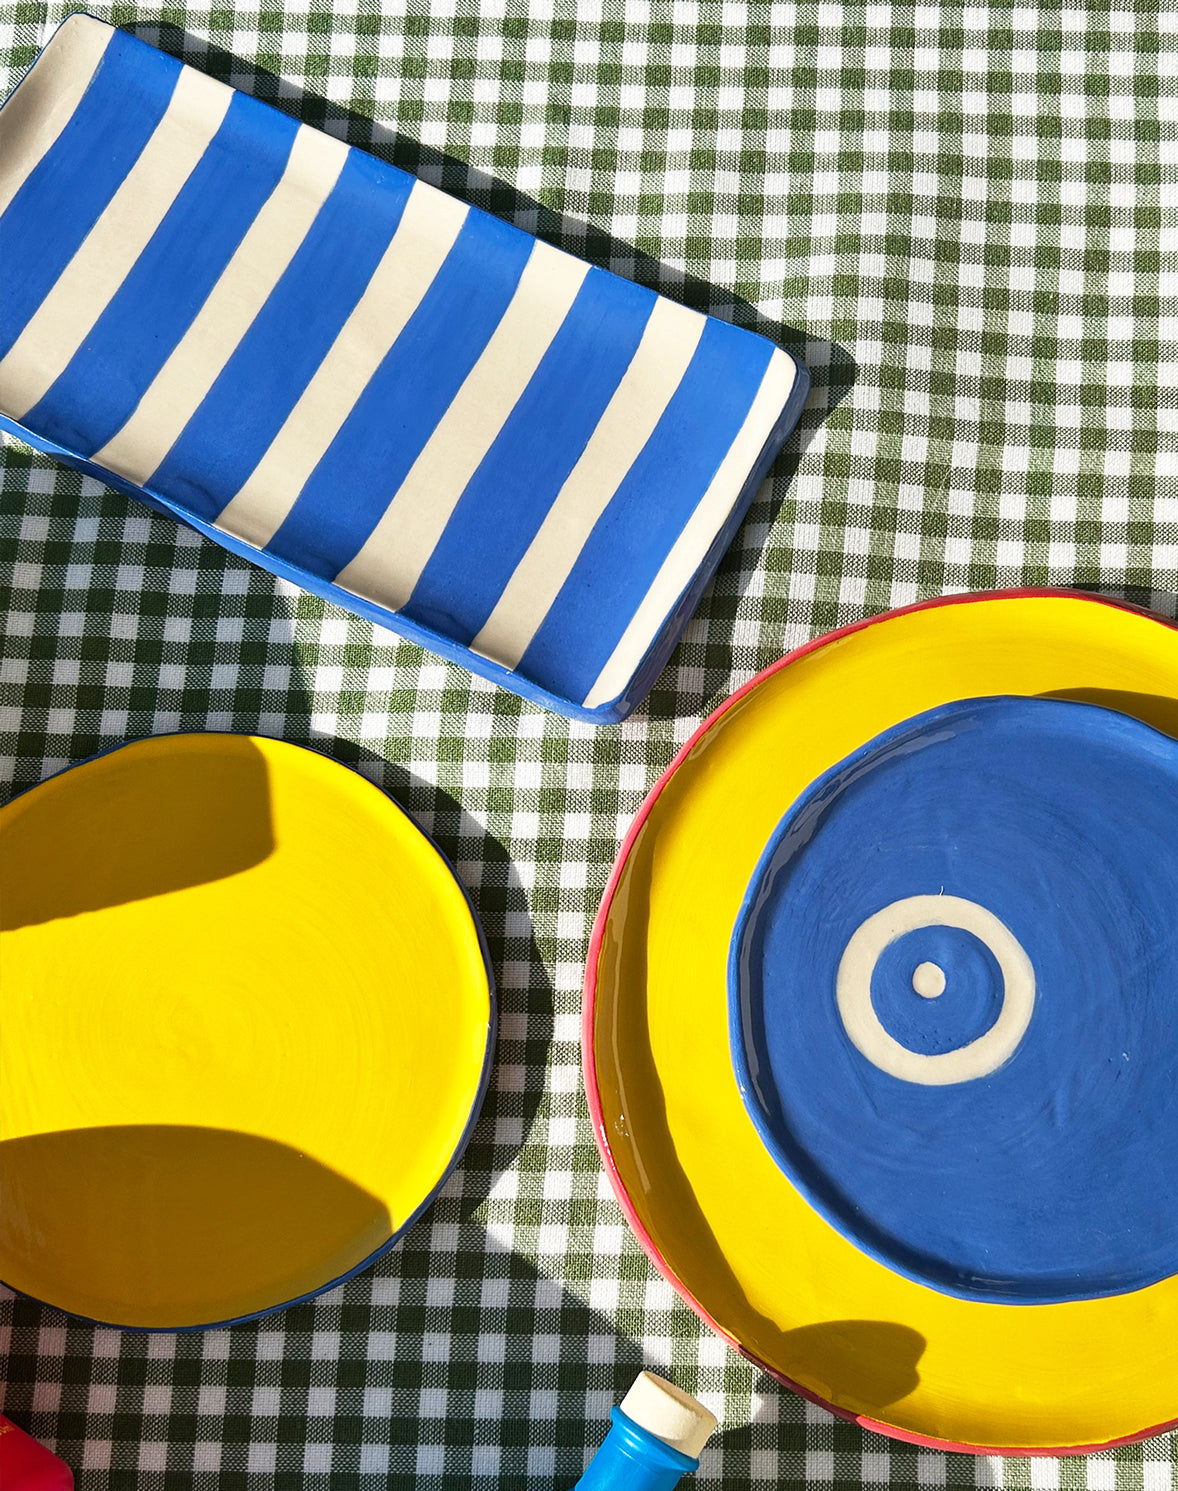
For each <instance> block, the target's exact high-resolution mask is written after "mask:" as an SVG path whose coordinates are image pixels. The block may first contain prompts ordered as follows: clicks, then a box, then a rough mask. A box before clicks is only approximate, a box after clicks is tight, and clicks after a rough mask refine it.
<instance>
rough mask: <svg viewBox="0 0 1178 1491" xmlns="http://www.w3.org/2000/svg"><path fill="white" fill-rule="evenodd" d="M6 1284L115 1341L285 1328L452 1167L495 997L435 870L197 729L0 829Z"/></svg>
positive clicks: (450, 879)
mask: <svg viewBox="0 0 1178 1491" xmlns="http://www.w3.org/2000/svg"><path fill="white" fill-rule="evenodd" d="M0 830H2V832H0V842H2V846H3V854H2V874H3V883H2V887H0V891H2V894H0V937H2V940H3V949H2V956H3V965H4V983H3V996H2V1004H0V1020H2V1022H3V1030H4V1041H3V1046H2V1048H0V1185H2V1186H3V1191H4V1207H3V1212H2V1213H0V1278H3V1279H4V1281H5V1282H6V1283H7V1284H9V1285H11V1286H12V1287H13V1288H15V1289H18V1290H20V1291H22V1292H24V1293H27V1294H30V1295H32V1296H34V1297H35V1298H37V1299H40V1300H42V1301H44V1302H46V1303H48V1304H51V1305H55V1306H57V1307H59V1308H60V1309H63V1310H67V1311H69V1312H71V1313H73V1314H77V1315H82V1316H85V1317H87V1318H89V1319H92V1320H99V1321H104V1322H108V1323H112V1324H116V1325H120V1326H131V1327H141V1328H155V1329H183V1328H190V1327H197V1326H202V1325H208V1324H211V1323H218V1322H226V1321H231V1320H235V1319H240V1318H243V1317H246V1316H250V1315H256V1314H260V1313H262V1312H264V1311H267V1310H270V1309H276V1308H279V1307H281V1306H282V1305H284V1304H289V1303H291V1302H293V1301H295V1300H297V1299H300V1298H304V1297H306V1296H308V1295H310V1294H313V1293H316V1292H317V1291H319V1290H321V1289H323V1288H326V1287H328V1286H329V1285H330V1284H332V1283H336V1282H338V1281H340V1280H341V1279H343V1278H345V1277H347V1276H348V1275H349V1274H351V1273H353V1272H355V1271H356V1270H357V1269H359V1268H362V1267H364V1266H365V1264H367V1263H369V1262H371V1261H372V1259H373V1258H374V1257H376V1256H377V1255H378V1254H379V1253H381V1252H382V1251H384V1250H385V1249H386V1248H388V1247H389V1246H391V1244H392V1243H393V1242H395V1241H396V1239H397V1238H398V1237H399V1236H400V1234H401V1233H402V1232H403V1231H404V1229H405V1228H406V1227H407V1226H408V1225H409V1223H410V1222H411V1221H412V1220H413V1219H414V1218H415V1217H416V1216H417V1215H418V1213H419V1212H420V1211H421V1210H422V1209H423V1208H424V1207H425V1206H426V1205H427V1204H428V1203H429V1201H430V1200H431V1199H432V1198H433V1196H434V1195H435V1193H436V1192H437V1190H438V1189H439V1187H440V1186H441V1184H442V1182H443V1181H444V1180H445V1178H446V1176H447V1174H448V1173H449V1171H450V1169H451V1168H452V1166H453V1165H454V1163H455V1162H456V1160H457V1157H458V1155H459V1153H460V1152H461V1149H462V1147H463V1145H464V1144H465V1141H466V1138H467V1135H468V1133H469V1130H470V1128H471V1125H472V1123H473V1120H474V1115H475V1113H476V1112H477V1109H478V1106H479V1103H480V1101H481V1099H482V1095H483V1091H484V1087H485V1084H486V1079H487V1073H488V1066H489V1059H490V1053H491V1046H492V1037H493V1025H494V997H493V990H492V983H491V976H490V971H489V968H488V964H487V960H486V955H485V950H484V945H483V940H482V936H481V933H480V932H479V929H478V927H477V925H476V923H475V920H474V917H473V915H472V912H471V909H470V906H469V904H468V903H467V900H466V897H465V895H464V893H463V891H462V889H461V887H460V885H459V884H458V882H457V881H456V880H455V878H454V875H453V873H452V872H451V870H450V868H449V866H448V865H447V864H446V862H445V860H444V859H443V858H442V857H441V855H440V854H439V853H438V851H437V849H436V848H435V847H434V846H433V845H432V844H431V843H430V841H429V840H428V839H427V838H426V837H425V835H424V834H422V833H421V831H420V830H419V829H418V828H416V827H415V826H414V824H413V823H412V822H411V820H410V819H409V818H407V817H406V815H405V814H404V813H403V812H401V810H400V809H399V808H398V807H397V806H396V805H395V804H394V803H393V802H392V801H391V800H390V799H389V798H388V797H386V796H385V795H384V793H382V792H380V791H379V790H378V789H377V788H376V787H374V786H373V785H372V784H371V783H369V782H366V781H365V780H364V779H363V778H362V777H360V776H358V775H357V774H356V773H354V772H351V771H349V770H347V769H346V768H345V767H342V766H340V765H338V764H337V763H336V762H333V761H330V760H328V759H327V758H326V757H324V756H320V755H317V754H316V753H314V752H311V751H308V750H305V749H302V748H300V747H298V746H293V745H287V744H283V743H281V742H278V741H272V740H264V739H252V738H247V737H244V736H234V735H176V736H164V737H160V738H158V739H153V740H145V741H139V742H137V743H135V744H133V745H129V746H124V747H122V748H120V749H119V750H116V751H113V752H111V753H110V754H108V755H105V756H100V757H98V758H96V759H95V760H93V761H89V762H86V763H84V764H82V765H80V766H77V767H75V768H73V769H72V770H69V771H66V772H63V773H62V774H61V775H60V776H57V777H53V778H51V779H50V780H49V781H47V782H44V783H42V784H41V785H40V786H39V787H35V788H33V789H32V790H31V791H29V792H27V793H26V794H24V796H22V797H19V798H17V799H16V800H15V801H14V802H13V803H11V804H9V806H8V807H7V808H5V809H4V811H3V813H2V814H0Z"/></svg>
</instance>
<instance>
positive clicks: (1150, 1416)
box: [583, 592, 1178, 1454]
mask: <svg viewBox="0 0 1178 1491" xmlns="http://www.w3.org/2000/svg"><path fill="white" fill-rule="evenodd" d="M994 694H1022V695H1049V696H1056V697H1060V698H1068V699H1081V700H1087V701H1088V702H1090V703H1094V704H1102V705H1105V706H1107V707H1110V708H1113V709H1119V710H1122V711H1124V712H1126V713H1129V714H1133V715H1136V716H1137V717H1138V718H1140V719H1142V720H1144V721H1146V722H1147V723H1148V724H1151V725H1153V726H1154V727H1155V728H1158V729H1161V730H1164V731H1166V732H1168V733H1169V734H1172V735H1176V736H1178V630H1176V629H1174V628H1173V627H1172V626H1170V625H1168V624H1166V623H1164V622H1161V621H1159V620H1157V619H1156V618H1154V617H1150V616H1146V615H1144V614H1142V613H1140V612H1136V611H1133V610H1130V609H1128V608H1125V607H1121V606H1117V605H1114V604H1111V603H1108V602H1104V601H1099V600H1095V599H1091V598H1086V597H1080V596H1072V595H1067V594H1063V593H1058V592H1056V593H1046V594H1044V593H1030V594H1028V593H1019V594H1015V595H995V596H983V597H956V598H953V599H952V600H950V601H946V602H941V603H935V604H932V605H927V606H921V607H915V608H912V609H910V610H907V611H903V612H895V613H892V614H890V615H888V616H884V617H879V618H877V619H876V620H875V621H874V622H871V623H866V624H862V625H860V626H858V627H853V628H849V629H847V630H846V631H844V632H841V633H835V634H834V635H833V636H831V637H829V638H825V639H822V640H821V641H819V642H818V643H817V644H812V645H811V646H810V647H808V648H803V649H802V650H801V651H800V652H799V653H795V654H793V655H792V656H791V657H790V658H786V659H784V660H783V662H782V663H779V664H776V665H775V666H774V667H772V668H770V669H769V670H767V672H765V673H763V674H762V675H761V676H760V677H759V678H758V679H756V680H754V682H753V683H752V684H751V685H750V686H749V687H748V688H747V689H745V690H742V691H741V692H740V693H738V694H736V695H734V696H733V698H732V699H731V700H729V701H728V702H727V704H725V705H724V706H722V707H721V709H720V710H719V711H717V713H716V714H715V715H713V716H712V718H711V719H710V720H709V721H707V722H706V723H705V724H704V726H703V727H702V728H701V730H700V731H699V732H698V733H697V734H696V736H695V737H694V738H693V739H692V740H691V741H689V742H688V744H687V745H686V746H685V747H684V749H683V751H682V752H680V754H679V756H678V757H677V758H676V760H675V762H674V763H673V764H672V766H671V767H670V769H669V770H668V771H667V773H666V774H665V775H664V777H663V778H662V780H661V781H660V782H659V783H658V784H657V785H656V787H655V789H654V791H653V792H652V793H651V796H650V797H649V798H648V799H647V802H646V804H645V806H644V808H643V810H642V812H641V813H640V815H639V818H638V820H637V821H636V823H635V824H634V826H633V828H632V829H631V831H630V834H629V836H628V838H627V840H626V843H625V844H624V845H623V847H622V851H621V853H620V854H619V857H618V861H617V864H616V865H615V868H614V874H613V877H612V879H611V882H610V886H609V888H608V889H607V891H606V896H605V900H604V902H603V904H602V908H601V911H600V913H599V915H598V920H597V925H596V927H595V930H594V937H593V941H592V944H591V946H590V954H589V962H588V966H587V973H586V991H585V992H586V997H585V1030H584V1048H583V1049H584V1061H585V1077H586V1090H587V1093H588V1097H589V1106H590V1111H591V1114H592V1116H593V1120H594V1128H595V1132H596V1135H597V1140H598V1144H599V1147H600V1148H601V1151H602V1156H603V1158H604V1160H605V1163H606V1167H607V1170H608V1171H609V1173H610V1176H611V1180H612V1181H613V1184H614V1189H615V1191H616V1192H617V1195H618V1198H619V1200H620V1201H621V1203H622V1206H623V1208H624V1209H625V1211H626V1213H627V1216H628V1217H629V1219H630V1221H631V1223H632V1225H633V1226H634V1228H635V1230H636V1232H637V1234H638V1236H639V1239H640V1241H641V1242H642V1243H643V1246H644V1247H645V1248H646V1249H647V1252H648V1253H649V1254H650V1256H651V1258H652V1260H653V1261H654V1262H655V1263H656V1265H657V1266H658V1267H659V1268H660V1269H661V1270H662V1271H663V1272H664V1274H665V1275H666V1276H667V1277H668V1278H669V1279H670V1281H671V1282H672V1283H673V1284H674V1285H675V1287H676V1288H677V1289H678V1290H679V1292H680V1293H681V1294H682V1295H683V1296H684V1298H685V1299H686V1300H687V1301H688V1303H689V1304H691V1305H692V1306H693V1308H695V1309H696V1311H697V1312H698V1313H699V1314H700V1315H702V1316H703V1318H704V1319H705V1320H707V1321H708V1322H709V1323H710V1324H712V1325H713V1326H714V1327H715V1328H716V1329H717V1330H718V1331H719V1332H720V1333H721V1334H723V1335H724V1336H726V1337H727V1338H728V1339H729V1340H730V1341H731V1342H732V1343H733V1344H735V1345H737V1346H738V1347H739V1348H740V1349H741V1350H742V1351H743V1352H744V1353H745V1354H746V1355H748V1356H750V1357H752V1358H753V1359H754V1360H755V1361H757V1362H758V1363H759V1364H761V1365H762V1366H764V1367H765V1368H766V1369H767V1370H768V1371H770V1372H771V1373H773V1374H774V1375H776V1376H778V1377H779V1378H781V1379H782V1380H784V1381H786V1382H788V1383H789V1384H790V1385H792V1386H795V1387H797V1388H799V1389H800V1390H801V1391H802V1392H804V1393H806V1394H807V1395H809V1396H811V1397H813V1398H815V1399H816V1400H818V1401H820V1402H822V1403H824V1404H826V1405H827V1406H829V1407H831V1408H833V1409H834V1411H835V1412H837V1413H840V1414H842V1415H843V1416H844V1417H848V1418H851V1419H854V1420H856V1421H858V1422H862V1423H865V1424H867V1425H869V1426H871V1427H874V1428H878V1429H881V1430H882V1431H883V1432H885V1433H891V1434H894V1435H897V1436H898V1437H901V1438H907V1439H911V1440H915V1441H917V1442H920V1443H926V1444H933V1445H937V1446H940V1447H943V1448H950V1449H953V1448H956V1449H978V1450H1006V1451H1009V1452H1012V1453H1055V1454H1058V1453H1066V1452H1069V1451H1075V1450H1083V1449H1091V1448H1095V1447H1099V1446H1104V1445H1108V1444H1112V1443H1117V1442H1120V1441H1124V1440H1127V1439H1131V1438H1136V1437H1140V1436H1142V1435H1144V1434H1147V1433H1150V1432H1156V1431H1158V1430H1160V1429H1163V1428H1168V1427H1172V1426H1173V1425H1174V1421H1175V1417H1176V1415H1178V1353H1175V1350H1174V1342H1175V1340H1178V1277H1173V1278H1170V1279H1166V1280H1164V1281H1163V1282H1161V1283H1159V1284H1155V1285H1153V1286H1151V1287H1150V1288H1147V1289H1142V1290H1139V1291H1137V1292H1135V1293H1130V1294H1124V1295H1119V1296H1116V1297H1113V1298H1106V1299H1098V1300H1086V1301H1082V1302H1077V1303H1068V1304H1058V1305H1005V1304H992V1303H979V1302H975V1301H969V1300H964V1299H957V1298H954V1297H952V1296H950V1295H947V1294H941V1293H938V1292H937V1291H935V1290H933V1289H930V1288H927V1287H925V1286H923V1285H920V1284H916V1283H913V1282H911V1281H910V1280H908V1279H905V1278H902V1277H900V1276H899V1275H898V1274H895V1273H893V1272H891V1270H889V1269H888V1268H887V1267H885V1266H884V1265H883V1264H881V1263H878V1262H876V1261H875V1260H873V1259H872V1258H869V1257H868V1256H867V1255H866V1254H865V1253H862V1252H860V1251H859V1250H858V1249H857V1248H855V1247H854V1246H853V1244H851V1243H850V1242H848V1241H847V1240H846V1239H845V1238H843V1237H842V1236H840V1235H839V1234H838V1233H837V1232H836V1231H835V1230H834V1229H833V1228H832V1227H831V1226H830V1225H828V1223H826V1222H825V1221H823V1219H822V1218H821V1217H820V1216H819V1215H818V1213H817V1212H816V1211H814V1210H813V1209H812V1208H811V1207H810V1206H809V1205H808V1204H807V1203H806V1201H805V1200H803V1198H802V1197H801V1195H800V1194H799V1193H798V1192H797V1191H795V1190H794V1189H793V1187H792V1186H791V1185H790V1183H789V1181H788V1180H787V1179H786V1178H785V1176H784V1175H783V1174H782V1172H781V1171H780V1170H778V1168H777V1167H776V1165H775V1164H774V1162H773V1160H772V1159H771V1157H770V1155H769V1153H768V1151H767V1150H766V1149H765V1148H764V1146H763V1145H762V1143H761V1141H760V1139H759V1138H758V1135H757V1132H756V1130H755V1128H754V1127H753V1124H752V1121H751V1119H750V1118H749V1117H748V1115H747V1113H746V1112H745V1109H744V1106H743V1104H742V1102H741V1098H740V1093H739V1091H738V1089H737V1085H736V1080H735V1077H734V1076H733V1070H732V1062H731V1057H730V1052H729V1043H728V1008H727V992H726V964H727V958H728V949H729V941H730V938H731V935H732V929H733V925H734V923H735V921H736V916H737V912H738V909H739V907H740V904H741V899H742V897H743V895H744V892H745V889H746V887H747V885H748V882H749V879H750V876H751V875H752V873H753V870H754V868H755V866H756V864H757V860H758V857H759V856H760V853H761V851H762V849H763V848H764V846H765V843H766V841H767V840H768V838H769V836H770V834H771V833H772V831H773V829H774V827H775V826H776V824H777V822H778V820H779V819H780V818H781V816H782V814H783V813H784V812H785V810H786V809H787V808H788V807H789V806H790V804H791V803H792V802H793V800H794V799H795V798H796V797H797V796H798V794H799V793H800V792H801V791H802V790H803V789H804V788H805V787H806V786H807V785H808V784H809V783H810V782H812V781H813V780H814V778H815V777H817V776H818V775H819V774H820V773H821V772H823V771H825V770H827V768H828V767H830V766H832V765H834V763H835V762H837V761H839V760H841V759H842V758H843V757H844V756H846V755H848V754H849V753H850V752H851V751H853V750H855V749H856V748H857V747H859V746H861V745H863V744H864V743H865V742H866V741H868V740H870V739H871V738H872V737H873V736H875V735H878V734H879V733H880V732H881V731H883V730H885V729H887V728H888V727H890V726H892V725H895V724H898V723H899V722H900V721H901V720H904V719H906V718H908V717H909V716H911V715H915V714H918V713H920V712H921V711H923V710H927V709H931V708H933V707H934V706H936V705H939V704H944V703H946V702H948V701H950V700H953V699H961V698H970V697H980V696H986V695H994Z"/></svg>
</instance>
